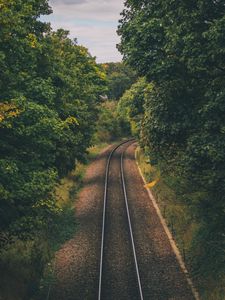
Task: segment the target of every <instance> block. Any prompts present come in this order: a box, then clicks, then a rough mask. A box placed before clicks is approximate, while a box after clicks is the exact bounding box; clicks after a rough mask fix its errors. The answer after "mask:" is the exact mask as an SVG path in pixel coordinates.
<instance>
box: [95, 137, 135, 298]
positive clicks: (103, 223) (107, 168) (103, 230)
mask: <svg viewBox="0 0 225 300" xmlns="http://www.w3.org/2000/svg"><path fill="white" fill-rule="evenodd" d="M132 140H133V139H131V140H128V141H124V142H122V143H120V144H119V145H117V146H116V147H114V148H113V149H112V151H111V152H110V154H109V157H108V160H107V165H106V171H105V188H104V199H103V213H102V238H101V254H100V265H99V285H98V300H101V293H102V269H103V256H104V240H105V215H106V203H107V194H108V193H107V191H108V180H109V166H110V162H111V158H112V155H113V153H114V152H115V151H116V150H117V149H118V148H119V147H120V146H122V145H124V144H126V143H128V142H130V141H132Z"/></svg>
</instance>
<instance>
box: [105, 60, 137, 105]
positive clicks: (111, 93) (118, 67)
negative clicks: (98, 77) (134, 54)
mask: <svg viewBox="0 0 225 300" xmlns="http://www.w3.org/2000/svg"><path fill="white" fill-rule="evenodd" d="M102 67H103V69H104V70H105V72H106V76H107V86H108V92H107V96H108V98H109V99H111V100H119V99H120V97H121V96H122V95H123V93H124V92H125V91H126V90H127V89H129V88H130V86H131V85H132V84H133V83H134V82H135V81H136V79H137V76H136V73H135V72H134V71H133V70H132V69H131V67H129V66H128V65H126V64H124V63H120V62H118V63H105V64H102Z"/></svg>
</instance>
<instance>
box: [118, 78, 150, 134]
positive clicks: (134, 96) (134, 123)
mask: <svg viewBox="0 0 225 300" xmlns="http://www.w3.org/2000/svg"><path fill="white" fill-rule="evenodd" d="M151 89H152V85H151V84H148V83H147V82H146V80H145V78H140V79H139V80H138V81H137V82H136V83H134V84H133V85H132V86H131V88H130V89H129V90H126V91H125V93H124V94H123V96H122V97H121V98H120V100H119V103H118V108H117V110H118V113H119V116H120V117H121V118H124V119H125V120H126V121H127V122H128V123H130V125H131V131H132V134H133V135H139V134H140V130H141V125H142V119H143V114H144V102H145V93H146V92H147V91H148V90H151Z"/></svg>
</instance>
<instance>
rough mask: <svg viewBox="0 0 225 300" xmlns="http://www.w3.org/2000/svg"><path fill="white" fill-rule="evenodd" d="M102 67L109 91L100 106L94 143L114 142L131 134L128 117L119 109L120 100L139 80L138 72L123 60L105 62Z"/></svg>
mask: <svg viewBox="0 0 225 300" xmlns="http://www.w3.org/2000/svg"><path fill="white" fill-rule="evenodd" d="M101 67H102V68H103V70H104V71H105V73H106V85H107V91H106V94H105V97H103V101H102V104H101V105H100V107H99V108H100V112H99V117H98V120H97V126H96V132H95V134H94V137H93V140H92V141H93V143H102V142H112V141H115V140H119V139H121V138H122V137H126V136H129V135H130V134H131V130H130V125H129V122H128V121H127V118H126V117H125V116H124V115H123V114H121V113H120V111H119V110H118V102H119V99H120V98H121V97H122V95H123V94H124V93H125V92H126V90H129V88H130V87H131V86H132V84H134V83H135V82H136V80H137V74H136V72H134V71H133V69H132V68H131V67H129V66H128V65H127V64H125V63H123V62H118V63H113V62H111V63H104V64H101Z"/></svg>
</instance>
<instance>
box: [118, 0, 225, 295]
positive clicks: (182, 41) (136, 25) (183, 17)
mask: <svg viewBox="0 0 225 300" xmlns="http://www.w3.org/2000/svg"><path fill="white" fill-rule="evenodd" d="M125 6H126V7H125V10H124V11H123V13H122V20H121V21H120V26H119V30H118V32H119V34H120V35H121V44H120V45H119V49H120V51H121V52H122V53H123V54H124V58H125V60H126V61H127V62H128V63H129V64H130V65H131V66H132V67H133V68H134V69H135V70H136V71H137V72H138V74H139V75H140V76H145V77H146V78H147V80H148V81H149V82H153V86H154V87H153V89H152V90H150V91H149V92H147V93H146V95H145V103H144V116H143V119H142V128H141V142H142V145H144V146H145V149H146V151H147V154H148V156H149V157H150V159H151V161H152V162H154V163H155V164H159V165H160V168H161V171H162V177H164V178H166V177H167V176H169V177H170V178H172V179H171V180H170V187H171V188H173V189H174V190H175V191H176V193H178V195H179V197H180V199H181V200H182V201H183V203H185V205H187V206H188V207H189V208H190V209H191V211H192V213H193V222H198V224H199V227H198V233H196V234H195V236H193V240H192V243H193V247H192V250H191V251H192V256H193V257H194V258H195V259H194V260H193V261H192V262H191V265H192V268H194V269H195V270H198V272H197V273H198V276H199V286H200V288H201V290H202V291H204V290H205V289H206V290H207V286H210V285H209V282H210V281H211V279H212V278H214V282H215V285H217V291H218V290H222V289H221V285H222V282H223V280H224V277H223V276H222V275H221V274H224V267H223V266H224V262H225V256H224V250H223V249H224V245H225V238H224V237H225V231H224V228H225V223H224V220H225V201H224V200H225V199H224V192H225V191H224V186H225V185H224V183H225V176H224V169H225V154H224V147H225V139H224V127H225V123H224V122H225V121H224V120H225V119H224V117H223V116H224V113H225V111H224V109H225V88H224V86H225V85H224V83H225V81H224V80H225V77H224V74H225V68H224V54H225V42H224V41H225V39H224V31H223V30H222V28H223V26H224V23H225V5H224V3H223V1H209V0H204V1H203V0H198V1H186V0H182V1H176V0H175V1H172V0H171V1H167V2H166V3H165V1H162V0H159V1H145V0H139V1H136V0H127V1H126V2H125ZM203 248H204V249H205V250H207V251H201V250H200V249H203ZM206 261H207V262H208V263H207V264H206V263H205V262H206ZM215 277H216V278H217V279H216V280H215ZM215 289H216V288H215ZM208 294H209V292H208ZM224 295H225V291H224V290H223V296H224ZM206 297H207V296H206ZM223 298H224V297H223ZM218 299H220V298H218ZM221 299H222V298H221Z"/></svg>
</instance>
